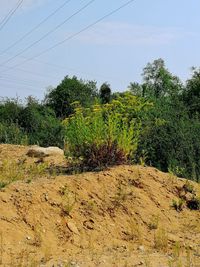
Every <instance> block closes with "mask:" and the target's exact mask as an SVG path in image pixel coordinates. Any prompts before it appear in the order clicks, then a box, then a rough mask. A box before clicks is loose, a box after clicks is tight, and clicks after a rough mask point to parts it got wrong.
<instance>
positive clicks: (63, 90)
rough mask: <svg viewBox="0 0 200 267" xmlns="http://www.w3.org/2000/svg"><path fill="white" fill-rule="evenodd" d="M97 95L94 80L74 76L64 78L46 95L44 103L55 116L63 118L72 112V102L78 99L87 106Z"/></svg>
mask: <svg viewBox="0 0 200 267" xmlns="http://www.w3.org/2000/svg"><path fill="white" fill-rule="evenodd" d="M96 97H97V88H96V82H94V81H87V82H85V81H83V80H78V79H77V77H76V76H73V77H72V78H69V77H68V76H66V77H65V78H64V80H63V81H62V82H61V83H60V84H59V85H58V86H57V87H56V88H55V89H53V90H51V91H50V92H49V93H48V94H47V96H46V100H45V102H46V104H47V106H49V107H50V108H52V109H53V110H54V111H55V113H56V116H57V117H59V118H65V117H66V116H69V115H70V114H72V113H73V107H72V105H71V104H72V103H73V102H75V101H78V102H79V103H80V104H81V105H82V106H83V107H89V106H90V105H91V104H92V103H94V101H95V99H96Z"/></svg>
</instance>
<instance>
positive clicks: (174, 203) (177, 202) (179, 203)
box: [172, 198, 185, 212]
mask: <svg viewBox="0 0 200 267" xmlns="http://www.w3.org/2000/svg"><path fill="white" fill-rule="evenodd" d="M184 204H185V201H184V200H183V199H182V198H179V199H178V200H174V199H173V200H172V207H173V208H174V209H175V210H176V211H178V212H180V211H182V210H183V207H184Z"/></svg>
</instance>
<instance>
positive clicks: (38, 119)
mask: <svg viewBox="0 0 200 267" xmlns="http://www.w3.org/2000/svg"><path fill="white" fill-rule="evenodd" d="M19 124H20V126H21V127H22V128H23V129H24V131H25V132H26V133H27V134H28V136H29V143H30V144H39V145H41V146H50V145H52V144H53V145H56V146H61V147H63V140H64V127H63V126H62V124H61V122H60V121H59V120H58V119H57V118H56V116H55V113H54V112H53V111H52V110H51V109H50V108H48V107H45V106H44V105H42V104H40V103H38V101H37V100H35V99H33V98H29V99H28V103H27V105H26V106H25V107H24V109H23V111H22V112H21V113H20V115H19Z"/></svg>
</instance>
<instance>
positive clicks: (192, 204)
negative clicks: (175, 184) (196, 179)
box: [187, 196, 200, 210]
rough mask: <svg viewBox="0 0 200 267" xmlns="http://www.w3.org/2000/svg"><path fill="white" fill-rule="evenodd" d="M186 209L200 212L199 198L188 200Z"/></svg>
mask: <svg viewBox="0 0 200 267" xmlns="http://www.w3.org/2000/svg"><path fill="white" fill-rule="evenodd" d="M187 207H188V208H189V209H191V210H200V198H199V197H195V196H194V197H193V198H192V199H191V200H188V201H187Z"/></svg>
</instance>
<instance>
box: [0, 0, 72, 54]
mask: <svg viewBox="0 0 200 267" xmlns="http://www.w3.org/2000/svg"><path fill="white" fill-rule="evenodd" d="M71 1H72V0H67V1H65V2H64V3H63V4H62V5H60V6H59V7H58V8H57V9H56V10H54V11H53V12H52V13H51V14H49V15H48V16H47V17H46V18H44V19H43V20H42V21H41V22H39V23H38V24H37V25H36V26H35V27H33V28H32V29H31V30H30V31H28V32H27V33H25V34H24V35H23V36H22V37H20V38H19V39H18V40H17V41H15V42H14V43H13V44H11V45H10V46H9V47H7V48H6V49H5V50H3V51H2V52H1V53H0V55H3V54H5V53H6V52H7V51H8V50H10V49H11V48H13V47H15V46H16V45H17V44H19V43H20V42H21V41H23V40H24V39H25V38H26V37H27V36H29V35H30V34H31V33H33V32H34V31H35V30H37V29H38V28H39V27H40V26H42V25H43V24H44V23H45V22H46V21H48V20H49V19H50V18H51V17H53V16H54V15H55V14H56V13H58V12H59V11H60V10H61V9H62V8H63V7H64V6H66V5H67V4H68V3H69V2H71Z"/></svg>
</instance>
